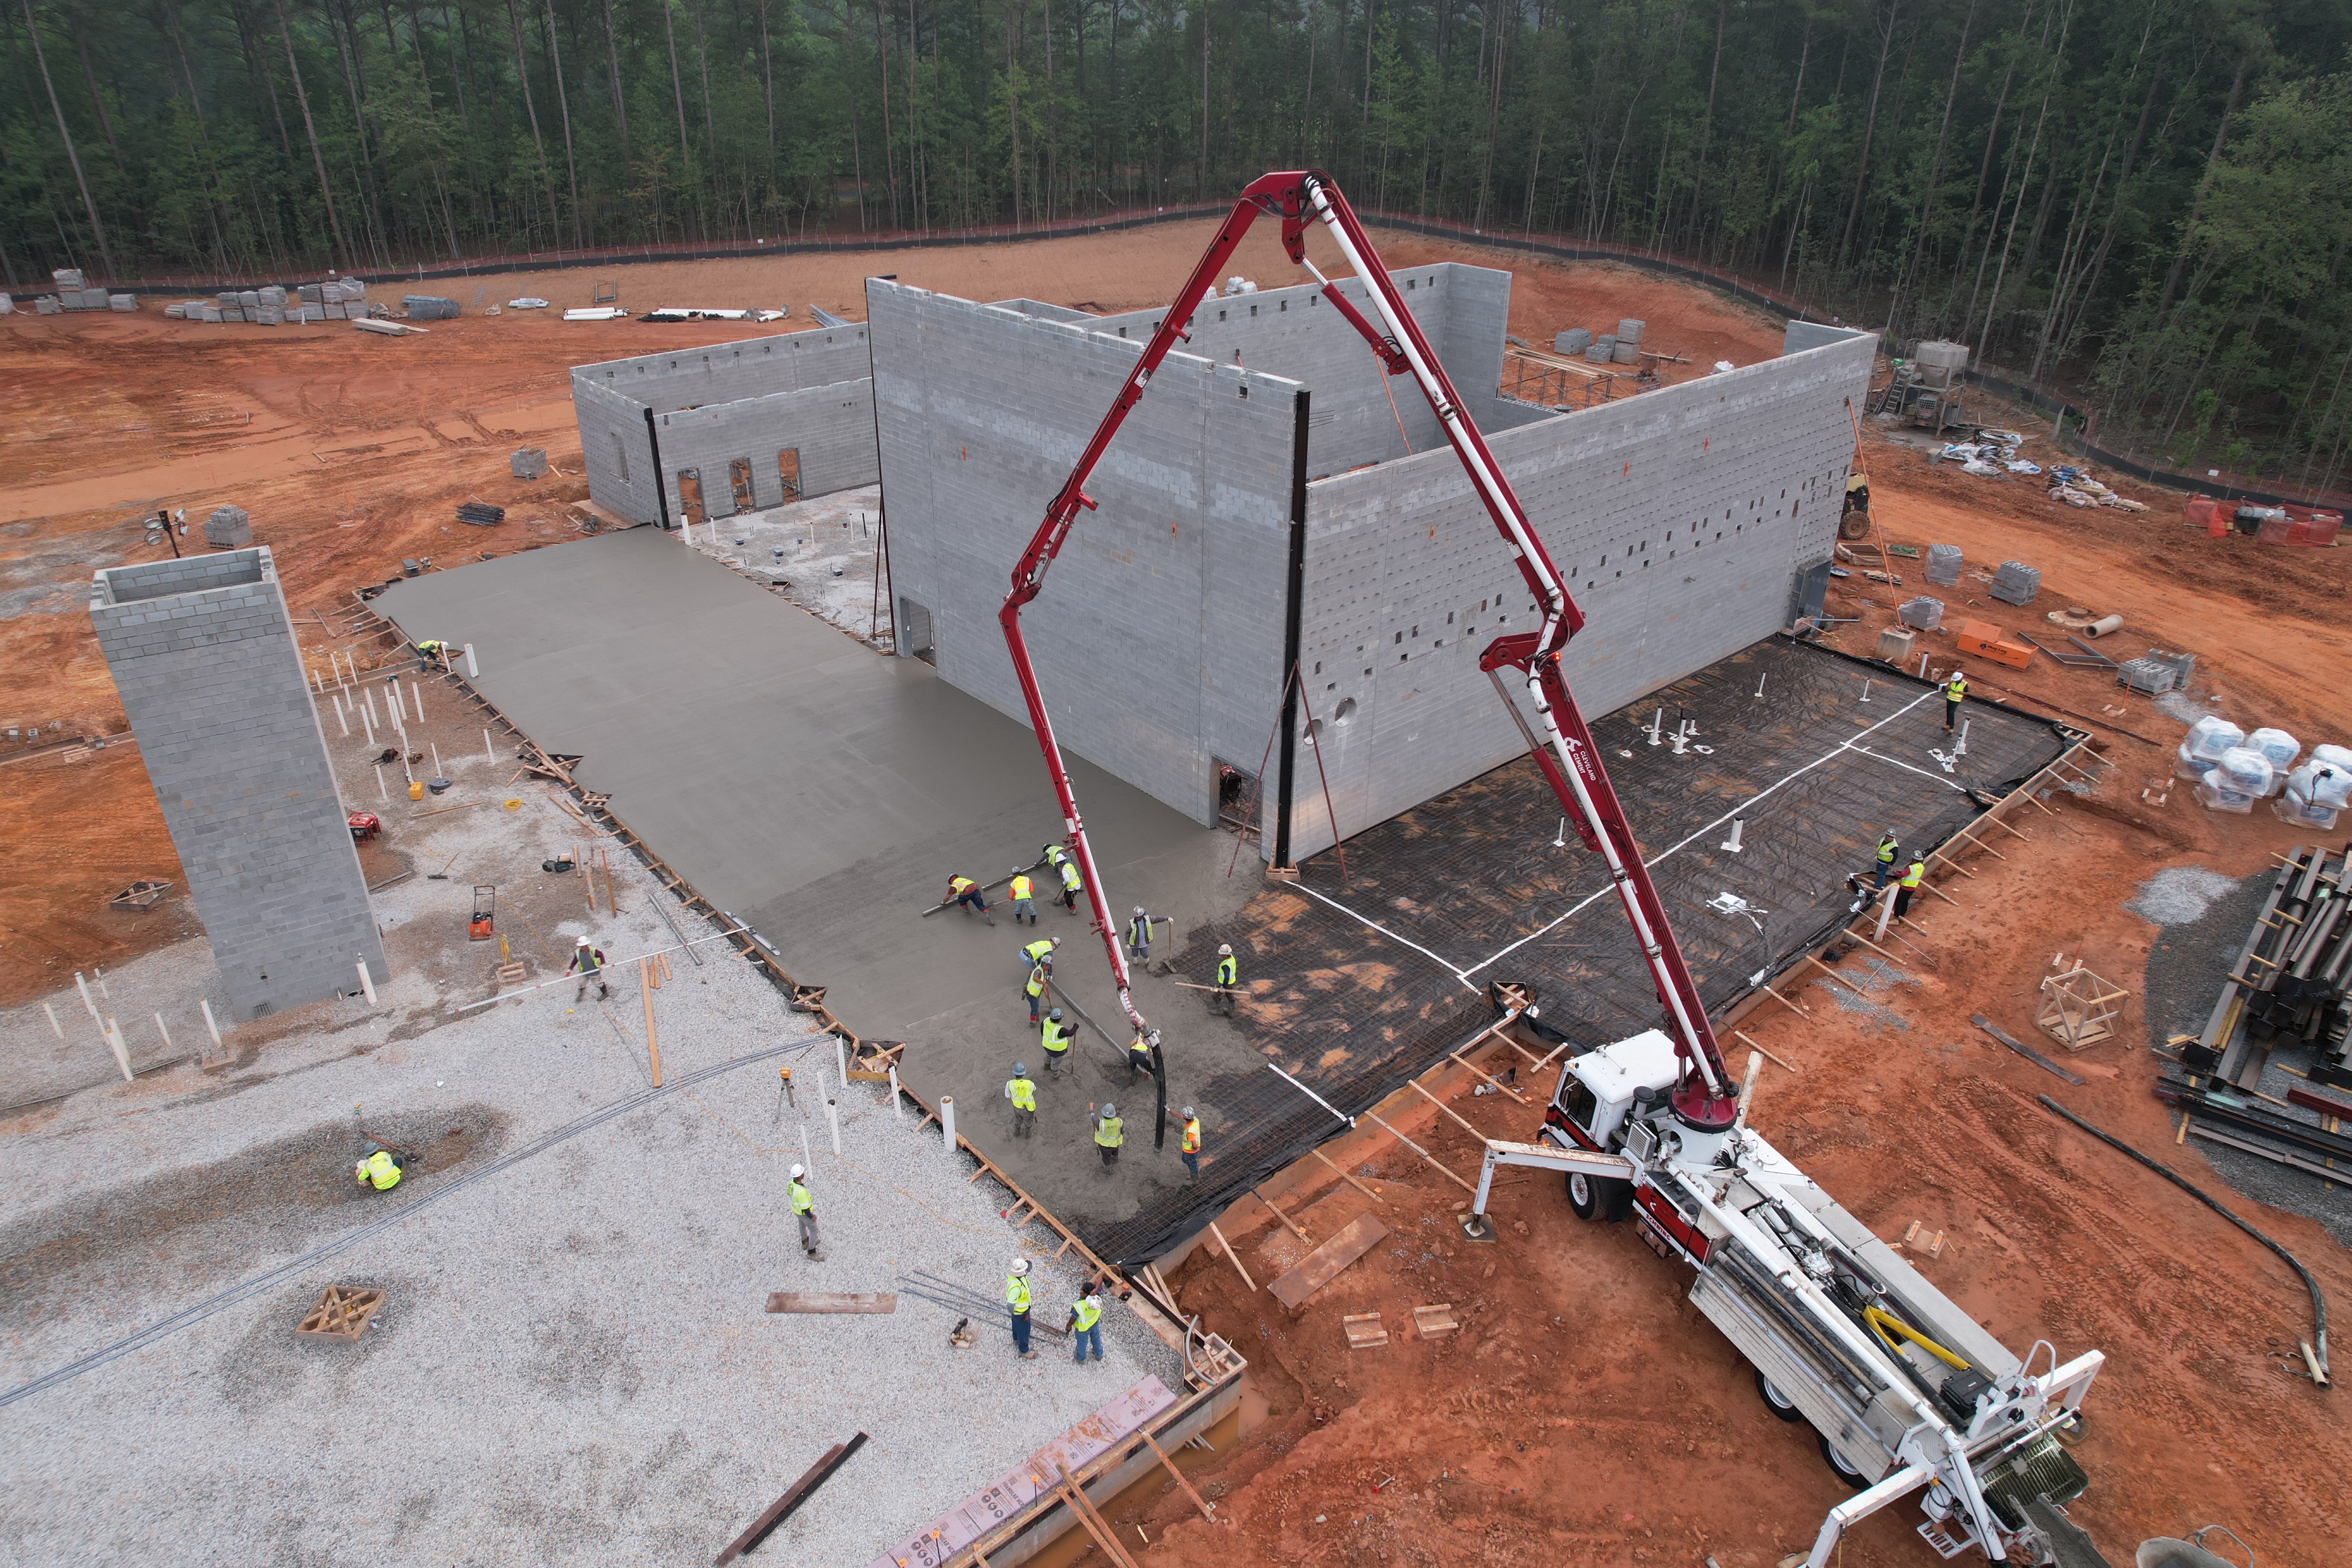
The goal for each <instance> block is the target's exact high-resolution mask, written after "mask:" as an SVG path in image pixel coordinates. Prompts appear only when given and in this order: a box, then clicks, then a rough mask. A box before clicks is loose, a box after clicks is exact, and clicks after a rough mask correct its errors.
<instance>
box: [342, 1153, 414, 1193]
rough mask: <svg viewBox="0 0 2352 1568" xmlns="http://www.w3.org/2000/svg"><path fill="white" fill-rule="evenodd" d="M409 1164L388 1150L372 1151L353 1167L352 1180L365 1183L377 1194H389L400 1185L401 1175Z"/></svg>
mask: <svg viewBox="0 0 2352 1568" xmlns="http://www.w3.org/2000/svg"><path fill="white" fill-rule="evenodd" d="M407 1164H408V1162H407V1161H405V1160H404V1159H402V1158H401V1157H400V1156H399V1155H397V1154H395V1153H393V1152H391V1151H390V1150H388V1149H370V1150H369V1151H368V1152H367V1153H366V1154H365V1155H363V1156H362V1158H361V1160H360V1162H359V1163H357V1164H356V1165H353V1166H352V1180H353V1181H355V1182H365V1183H367V1184H369V1185H371V1186H373V1187H374V1188H375V1190H376V1191H377V1192H380V1193H388V1192H390V1191H392V1189H393V1188H394V1187H396V1186H398V1185H400V1173H401V1172H402V1171H403V1170H404V1169H405V1168H406V1167H407Z"/></svg>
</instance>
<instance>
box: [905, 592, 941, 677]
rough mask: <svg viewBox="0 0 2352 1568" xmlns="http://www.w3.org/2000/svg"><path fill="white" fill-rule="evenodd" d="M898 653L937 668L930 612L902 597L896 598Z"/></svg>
mask: <svg viewBox="0 0 2352 1568" xmlns="http://www.w3.org/2000/svg"><path fill="white" fill-rule="evenodd" d="M898 651H899V652H900V653H903V654H905V655H906V656H907V657H908V658H919V659H921V660H922V661H923V662H924V663H925V664H928V665H929V666H930V667H931V668H934V669H937V668H939V665H940V660H939V649H938V648H936V647H933V646H932V644H931V612H930V611H929V610H927V609H925V608H923V606H922V605H919V604H917V603H915V601H914V600H912V599H909V598H908V597H906V596H905V595H899V598H898Z"/></svg>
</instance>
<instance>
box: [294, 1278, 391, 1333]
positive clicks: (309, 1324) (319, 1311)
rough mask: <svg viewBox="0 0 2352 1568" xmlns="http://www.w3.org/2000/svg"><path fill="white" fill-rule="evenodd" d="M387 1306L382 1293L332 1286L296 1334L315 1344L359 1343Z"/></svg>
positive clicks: (298, 1325)
mask: <svg viewBox="0 0 2352 1568" xmlns="http://www.w3.org/2000/svg"><path fill="white" fill-rule="evenodd" d="M382 1307H383V1291H381V1290H377V1289H359V1288H355V1287H352V1286H349V1285H330V1286H328V1287H327V1288H326V1289H325V1290H323V1291H322V1292H320V1296H319V1304H318V1305H317V1306H315V1307H313V1308H311V1309H310V1311H309V1312H308V1313H306V1314H304V1316H303V1319H302V1321H300V1322H299V1323H297V1324H296V1325H295V1326H294V1331H295V1332H296V1333H298V1334H302V1335H305V1336H306V1337H308V1338H310V1339H314V1340H343V1341H346V1342H348V1341H352V1340H356V1339H358V1338H359V1337H360V1331H361V1330H362V1329H364V1328H366V1327H367V1326H368V1320H369V1319H370V1318H373V1317H374V1316H375V1315H376V1312H377V1311H378V1310H379V1309H381V1308H382Z"/></svg>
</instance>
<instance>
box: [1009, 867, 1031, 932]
mask: <svg viewBox="0 0 2352 1568" xmlns="http://www.w3.org/2000/svg"><path fill="white" fill-rule="evenodd" d="M1033 891H1034V887H1033V886H1032V884H1031V883H1030V880H1029V873H1028V872H1026V871H1015V872H1013V885H1012V887H1011V888H1010V889H1007V890H1006V893H1005V896H1006V897H1007V898H1009V899H1011V900H1013V924H1014V925H1019V924H1020V923H1021V922H1022V921H1023V920H1024V918H1025V919H1026V920H1027V921H1029V923H1030V924H1031V925H1035V924H1036V923H1037V906H1036V905H1035V904H1034V902H1032V901H1031V900H1030V894H1031V893H1032V892H1033Z"/></svg>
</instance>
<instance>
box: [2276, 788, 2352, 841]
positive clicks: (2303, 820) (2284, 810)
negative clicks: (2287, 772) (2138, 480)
mask: <svg viewBox="0 0 2352 1568" xmlns="http://www.w3.org/2000/svg"><path fill="white" fill-rule="evenodd" d="M2339 809H2341V808H2340V807H2337V806H2332V805H2316V804H2315V803H2313V802H2309V801H2298V800H2296V799H2295V798H2294V795H2281V796H2279V797H2278V798H2277V799H2276V800H2274V801H2273V802H2271V815H2272V816H2275V817H2277V818H2278V819H2279V820H2280V821H2281V822H2291V823H2293V824H2294V825H2295V826H2297V827H2316V828H2318V829H2319V830H2320V831H2321V832H2323V833H2333V832H2334V831H2335V830H2336V812H2337V811H2338V810H2339Z"/></svg>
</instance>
